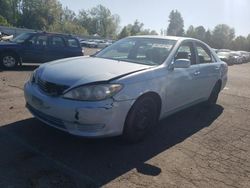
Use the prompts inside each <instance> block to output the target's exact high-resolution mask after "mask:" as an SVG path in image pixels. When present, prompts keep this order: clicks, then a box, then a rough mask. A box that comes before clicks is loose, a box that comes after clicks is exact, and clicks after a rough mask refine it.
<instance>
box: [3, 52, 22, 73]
mask: <svg viewBox="0 0 250 188" xmlns="http://www.w3.org/2000/svg"><path fill="white" fill-rule="evenodd" d="M0 62H1V66H2V67H3V68H5V69H13V68H15V67H16V66H17V64H18V58H17V57H16V55H15V54H13V53H4V54H3V55H1V60H0Z"/></svg>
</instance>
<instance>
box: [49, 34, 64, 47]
mask: <svg viewBox="0 0 250 188" xmlns="http://www.w3.org/2000/svg"><path fill="white" fill-rule="evenodd" d="M51 46H53V47H65V42H64V39H63V38H62V37H58V36H53V37H52V39H51Z"/></svg>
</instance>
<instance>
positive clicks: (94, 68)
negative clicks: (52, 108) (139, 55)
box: [38, 57, 152, 86]
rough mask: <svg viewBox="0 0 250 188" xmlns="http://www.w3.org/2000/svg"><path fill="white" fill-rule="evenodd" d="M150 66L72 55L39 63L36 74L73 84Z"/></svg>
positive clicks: (98, 79) (108, 78)
mask: <svg viewBox="0 0 250 188" xmlns="http://www.w3.org/2000/svg"><path fill="white" fill-rule="evenodd" d="M150 67H152V66H149V65H142V64H136V63H130V62H125V61H117V60H110V59H103V58H97V57H74V58H67V59H62V60H57V61H53V62H50V63H45V64H43V65H41V66H40V68H39V69H38V76H39V77H40V78H41V79H43V80H45V81H48V82H52V83H56V84H60V85H67V86H75V85H82V84H87V83H92V82H98V81H107V80H110V79H113V78H116V77H120V76H123V75H127V74H129V73H133V72H137V71H140V70H144V69H148V68H150Z"/></svg>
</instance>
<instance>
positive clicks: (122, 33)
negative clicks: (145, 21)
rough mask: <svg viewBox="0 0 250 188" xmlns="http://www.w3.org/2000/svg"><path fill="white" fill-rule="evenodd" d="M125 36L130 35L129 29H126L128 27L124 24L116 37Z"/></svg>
mask: <svg viewBox="0 0 250 188" xmlns="http://www.w3.org/2000/svg"><path fill="white" fill-rule="evenodd" d="M127 36H130V31H129V30H128V28H127V27H126V26H125V27H123V29H122V31H121V32H120V34H119V35H118V39H122V38H125V37H127Z"/></svg>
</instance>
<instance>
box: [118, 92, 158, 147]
mask: <svg viewBox="0 0 250 188" xmlns="http://www.w3.org/2000/svg"><path fill="white" fill-rule="evenodd" d="M158 120H159V109H158V106H157V103H156V102H155V100H154V98H153V97H150V96H144V97H142V98H140V99H138V100H137V101H136V102H135V104H134V105H133V106H132V108H131V109H130V111H129V113H128V115H127V118H126V121H125V126H124V130H123V135H122V136H123V139H124V140H125V141H126V142H129V143H136V142H139V141H141V140H142V139H143V138H144V137H145V136H146V134H147V133H149V131H150V130H151V129H152V128H153V127H154V126H155V125H156V124H157V123H158Z"/></svg>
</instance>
